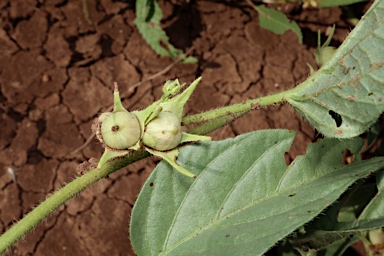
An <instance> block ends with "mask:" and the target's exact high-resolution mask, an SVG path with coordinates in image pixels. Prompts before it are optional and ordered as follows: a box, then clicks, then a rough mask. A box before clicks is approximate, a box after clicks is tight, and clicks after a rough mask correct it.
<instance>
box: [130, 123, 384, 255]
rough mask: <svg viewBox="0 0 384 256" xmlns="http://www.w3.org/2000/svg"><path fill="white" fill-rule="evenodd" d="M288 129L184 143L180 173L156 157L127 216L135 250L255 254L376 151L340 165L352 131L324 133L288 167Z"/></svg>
mask: <svg viewBox="0 0 384 256" xmlns="http://www.w3.org/2000/svg"><path fill="white" fill-rule="evenodd" d="M294 135H295V134H294V132H292V131H288V130H263V131H257V132H252V133H248V134H244V135H240V136H238V137H236V138H234V139H227V140H224V141H213V142H204V143H198V144H194V145H190V146H186V147H184V148H182V149H181V150H180V156H179V158H178V160H177V161H178V162H179V163H180V164H181V165H182V166H184V167H185V168H187V169H188V170H190V171H192V172H193V173H195V174H197V175H198V177H197V178H196V179H191V178H188V177H186V176H183V175H180V174H179V173H178V172H177V171H175V170H173V169H172V168H171V167H170V165H168V164H167V163H165V162H164V161H163V162H161V163H160V164H159V165H158V166H157V167H156V169H155V170H154V171H153V173H152V174H151V176H150V177H149V178H148V180H147V181H146V183H145V184H144V186H143V189H142V191H141V193H140V195H139V198H138V200H137V202H136V204H135V206H134V209H133V212H132V218H131V227H130V233H131V242H132V245H133V248H134V249H135V251H136V253H137V254H138V255H145V256H149V255H221V256H222V255H260V254H262V253H264V252H265V251H267V250H268V249H269V248H270V247H271V246H273V245H274V244H275V243H276V242H277V241H279V240H280V239H282V238H284V237H285V236H287V235H288V234H290V233H291V232H292V231H294V230H295V229H297V228H298V227H299V226H301V225H303V224H304V223H306V222H308V221H310V220H311V219H313V218H314V217H315V216H316V215H318V214H319V213H320V212H321V211H322V210H323V209H324V208H326V207H327V206H328V205H330V204H332V203H333V202H334V201H335V200H336V199H337V198H338V197H339V196H340V194H341V193H343V192H344V191H345V189H346V188H348V186H350V185H351V183H353V182H354V181H356V180H358V179H360V178H362V177H365V176H366V175H368V174H369V173H370V172H372V171H375V170H376V169H377V168H379V167H380V166H383V165H384V160H383V159H382V158H376V159H372V160H367V161H358V162H356V163H353V164H350V165H346V166H343V163H342V153H343V151H344V149H345V148H348V149H349V150H350V151H351V152H352V153H354V154H355V153H357V152H358V151H359V149H360V147H361V145H362V142H361V140H360V139H357V138H356V139H352V140H344V141H340V140H336V139H325V140H323V141H321V142H319V143H315V144H313V145H311V146H310V147H309V148H308V151H307V154H306V155H305V156H302V157H298V158H297V159H296V160H295V161H294V162H293V163H292V164H291V165H290V166H289V167H288V168H287V166H286V163H285V159H284V153H285V152H286V151H288V149H289V147H290V145H291V143H292V140H293V138H294Z"/></svg>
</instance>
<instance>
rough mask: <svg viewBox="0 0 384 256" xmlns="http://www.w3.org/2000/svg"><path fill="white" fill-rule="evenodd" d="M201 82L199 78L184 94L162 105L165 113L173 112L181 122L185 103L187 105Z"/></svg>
mask: <svg viewBox="0 0 384 256" xmlns="http://www.w3.org/2000/svg"><path fill="white" fill-rule="evenodd" d="M200 80H201V77H199V78H197V79H196V80H195V81H193V82H192V83H191V85H190V86H188V87H187V88H186V89H185V90H184V91H183V92H182V93H180V94H179V95H176V96H175V97H173V98H172V99H170V100H169V101H166V102H162V103H160V106H161V107H162V108H163V111H169V112H172V113H174V114H175V115H176V116H177V117H178V118H180V120H181V118H182V115H183V110H184V105H185V103H187V101H188V100H189V98H190V97H191V95H192V92H193V91H194V90H195V88H196V86H197V84H198V83H199V82H200Z"/></svg>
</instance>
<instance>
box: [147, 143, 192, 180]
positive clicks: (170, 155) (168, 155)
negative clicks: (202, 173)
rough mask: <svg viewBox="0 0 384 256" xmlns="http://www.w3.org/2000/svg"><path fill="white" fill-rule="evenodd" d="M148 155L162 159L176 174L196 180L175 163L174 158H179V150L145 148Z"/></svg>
mask: <svg viewBox="0 0 384 256" xmlns="http://www.w3.org/2000/svg"><path fill="white" fill-rule="evenodd" d="M145 150H147V151H148V152H149V153H151V154H152V155H155V156H158V157H161V158H163V159H164V160H165V161H167V162H168V163H169V164H170V165H171V166H172V167H173V168H175V169H176V170H177V171H178V172H180V173H181V174H184V175H186V176H188V177H191V178H196V175H195V174H193V173H191V172H190V171H188V170H187V169H185V168H184V167H182V166H181V165H179V164H178V163H176V158H177V157H178V156H179V150H178V149H177V148H175V149H173V150H169V151H157V150H153V149H150V148H145Z"/></svg>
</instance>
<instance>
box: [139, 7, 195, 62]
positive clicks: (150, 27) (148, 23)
mask: <svg viewBox="0 0 384 256" xmlns="http://www.w3.org/2000/svg"><path fill="white" fill-rule="evenodd" d="M162 17H163V12H162V11H161V9H160V6H159V4H158V3H157V2H156V0H137V1H136V19H135V25H136V27H137V29H138V30H139V32H140V34H141V35H142V37H143V38H144V40H145V41H146V42H147V44H148V45H149V46H150V47H151V48H152V49H153V50H154V51H155V52H156V53H157V54H159V55H161V56H170V57H172V58H173V59H177V58H179V57H180V56H181V57H184V53H183V51H182V50H180V49H177V48H175V47H174V46H173V45H172V44H171V43H170V42H169V38H168V36H167V34H166V33H165V31H164V30H163V29H162V28H161V24H160V21H161V19H162ZM182 62H183V63H196V62H197V59H196V58H195V57H187V58H186V59H185V61H182Z"/></svg>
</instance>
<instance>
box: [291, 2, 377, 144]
mask: <svg viewBox="0 0 384 256" xmlns="http://www.w3.org/2000/svg"><path fill="white" fill-rule="evenodd" d="M295 92H297V93H294V94H292V95H290V96H289V97H288V98H287V100H288V102H289V103H290V104H291V105H292V106H294V107H295V109H296V110H297V111H298V112H299V113H300V114H301V115H303V116H304V117H305V118H306V119H307V120H308V121H309V122H310V123H311V124H312V125H313V126H314V127H315V128H316V129H317V130H318V131H320V132H321V133H322V134H324V135H325V136H327V137H337V138H349V137H354V136H357V135H359V134H361V133H363V132H364V131H366V130H367V129H368V128H369V126H371V125H372V124H373V123H375V121H376V120H377V118H378V117H379V116H380V114H381V113H382V112H383V110H384V1H383V0H378V1H375V2H374V3H373V5H372V6H371V8H370V9H369V10H368V12H367V13H366V14H365V15H364V17H363V18H362V19H361V21H360V22H359V24H358V25H357V26H356V28H355V29H354V30H353V31H352V32H351V33H350V34H349V36H348V37H347V38H346V40H345V41H344V43H343V44H342V45H341V46H340V47H339V49H338V50H337V51H336V53H335V54H334V55H333V57H332V58H331V59H330V60H329V61H328V62H327V63H326V64H325V65H324V66H322V68H321V69H320V70H319V71H317V72H315V73H314V74H313V75H312V76H311V77H309V78H308V79H307V80H306V81H305V82H304V83H302V84H300V85H299V86H298V87H296V88H295Z"/></svg>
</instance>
